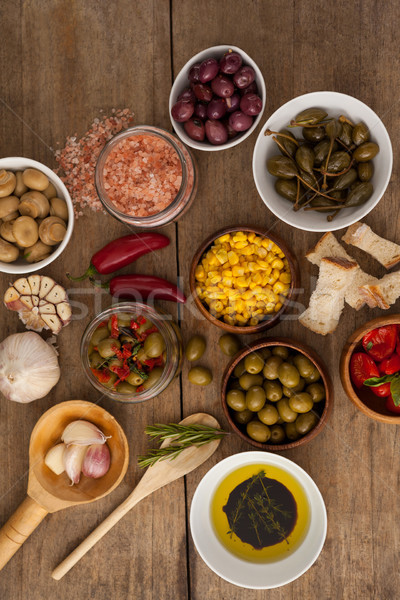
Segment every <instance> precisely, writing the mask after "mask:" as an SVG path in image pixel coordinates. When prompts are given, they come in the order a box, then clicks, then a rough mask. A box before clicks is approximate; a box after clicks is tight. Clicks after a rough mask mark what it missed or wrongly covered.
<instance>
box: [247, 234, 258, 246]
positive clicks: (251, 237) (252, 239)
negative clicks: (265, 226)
mask: <svg viewBox="0 0 400 600" xmlns="http://www.w3.org/2000/svg"><path fill="white" fill-rule="evenodd" d="M255 237H256V234H255V233H254V231H250V233H248V234H247V239H248V240H249V242H250V243H251V244H252V243H253V242H254V240H255Z"/></svg>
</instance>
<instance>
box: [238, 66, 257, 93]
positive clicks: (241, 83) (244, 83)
mask: <svg viewBox="0 0 400 600" xmlns="http://www.w3.org/2000/svg"><path fill="white" fill-rule="evenodd" d="M255 78H256V72H255V71H254V69H253V67H249V66H245V67H241V68H240V69H239V71H237V72H236V73H235V74H234V76H233V82H234V84H235V85H236V87H238V88H239V89H240V90H241V89H243V88H247V87H248V86H249V85H250V84H251V83H253V81H254V79H255Z"/></svg>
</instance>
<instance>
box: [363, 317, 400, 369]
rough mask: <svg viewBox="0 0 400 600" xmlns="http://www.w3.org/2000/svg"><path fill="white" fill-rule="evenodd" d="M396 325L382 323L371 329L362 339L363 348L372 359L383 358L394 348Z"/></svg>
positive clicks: (379, 359) (391, 352)
mask: <svg viewBox="0 0 400 600" xmlns="http://www.w3.org/2000/svg"><path fill="white" fill-rule="evenodd" d="M396 343H397V327H396V325H384V326H383V327H377V328H376V329H373V330H372V331H370V332H369V333H367V334H366V335H364V337H363V339H362V345H363V348H364V350H365V351H366V352H368V354H369V355H370V356H371V358H373V359H374V360H378V361H381V360H384V359H385V358H388V357H389V356H391V355H392V354H393V352H394V350H395V348H396Z"/></svg>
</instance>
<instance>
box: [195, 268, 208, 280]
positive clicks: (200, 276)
mask: <svg viewBox="0 0 400 600" xmlns="http://www.w3.org/2000/svg"><path fill="white" fill-rule="evenodd" d="M194 276H195V278H196V279H197V281H205V279H206V272H205V270H204V267H203V266H202V265H197V267H196V269H195V272H194Z"/></svg>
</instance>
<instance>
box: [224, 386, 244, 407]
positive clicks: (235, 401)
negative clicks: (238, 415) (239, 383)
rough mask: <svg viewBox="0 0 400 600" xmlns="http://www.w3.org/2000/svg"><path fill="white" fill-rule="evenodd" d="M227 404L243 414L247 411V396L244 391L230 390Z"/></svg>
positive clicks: (227, 395)
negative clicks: (243, 411)
mask: <svg viewBox="0 0 400 600" xmlns="http://www.w3.org/2000/svg"><path fill="white" fill-rule="evenodd" d="M226 403H227V405H228V406H229V408H232V409H233V410H236V411H238V412H241V411H242V410H245V409H246V396H245V395H244V392H243V391H242V390H229V392H228V393H227V394H226Z"/></svg>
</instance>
